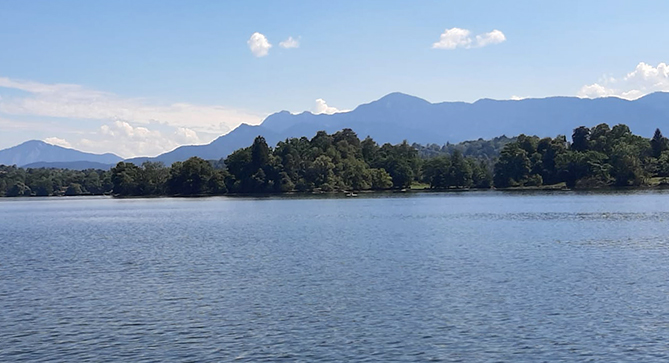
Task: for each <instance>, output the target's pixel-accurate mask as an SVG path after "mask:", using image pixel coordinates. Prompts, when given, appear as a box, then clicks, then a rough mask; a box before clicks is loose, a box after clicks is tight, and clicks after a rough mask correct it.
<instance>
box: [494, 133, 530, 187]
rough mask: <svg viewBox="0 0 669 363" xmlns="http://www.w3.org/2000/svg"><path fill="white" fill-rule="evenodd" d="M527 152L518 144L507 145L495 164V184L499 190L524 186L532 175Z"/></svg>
mask: <svg viewBox="0 0 669 363" xmlns="http://www.w3.org/2000/svg"><path fill="white" fill-rule="evenodd" d="M530 167H531V164H530V159H529V157H528V156H527V151H526V150H525V149H523V148H521V147H520V145H518V143H511V144H507V145H506V146H505V147H504V149H503V150H502V153H501V155H500V157H499V161H498V162H497V163H496V164H495V174H494V183H495V186H496V187H498V188H505V187H513V186H519V185H524V184H525V182H526V181H527V179H528V177H529V174H530Z"/></svg>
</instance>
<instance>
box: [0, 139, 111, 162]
mask: <svg viewBox="0 0 669 363" xmlns="http://www.w3.org/2000/svg"><path fill="white" fill-rule="evenodd" d="M121 160H123V158H121V157H120V156H118V155H114V154H111V153H107V154H92V153H85V152H82V151H78V150H74V149H68V148H64V147H61V146H56V145H51V144H47V143H46V142H44V141H39V140H31V141H26V142H24V143H22V144H20V145H16V146H14V147H10V148H8V149H4V150H0V165H16V166H28V165H30V164H34V163H39V164H38V166H37V167H42V166H47V167H49V166H50V167H66V166H67V165H66V163H72V162H82V161H85V162H91V163H94V164H87V165H89V166H90V165H97V166H103V165H109V164H116V163H118V162H119V161H121ZM51 163H54V165H49V164H51ZM67 167H69V166H67Z"/></svg>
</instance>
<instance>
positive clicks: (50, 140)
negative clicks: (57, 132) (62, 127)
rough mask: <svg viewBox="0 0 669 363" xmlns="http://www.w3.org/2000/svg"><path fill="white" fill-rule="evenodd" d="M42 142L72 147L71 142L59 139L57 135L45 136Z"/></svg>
mask: <svg viewBox="0 0 669 363" xmlns="http://www.w3.org/2000/svg"><path fill="white" fill-rule="evenodd" d="M44 142H46V143H47V144H51V145H56V146H62V147H66V148H68V149H71V148H72V144H70V143H69V142H67V140H65V139H60V138H58V137H47V138H46V139H44Z"/></svg>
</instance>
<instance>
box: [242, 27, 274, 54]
mask: <svg viewBox="0 0 669 363" xmlns="http://www.w3.org/2000/svg"><path fill="white" fill-rule="evenodd" d="M246 44H248V45H249V49H251V53H253V55H254V56H256V57H264V56H266V55H267V53H269V49H270V48H272V44H269V41H267V37H265V36H264V35H263V34H261V33H258V32H255V33H253V34H252V35H251V37H250V38H249V40H247V41H246Z"/></svg>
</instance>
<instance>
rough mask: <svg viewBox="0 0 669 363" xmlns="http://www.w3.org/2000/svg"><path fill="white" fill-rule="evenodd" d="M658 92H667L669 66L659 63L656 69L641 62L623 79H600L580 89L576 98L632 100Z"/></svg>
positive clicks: (668, 90)
mask: <svg viewBox="0 0 669 363" xmlns="http://www.w3.org/2000/svg"><path fill="white" fill-rule="evenodd" d="M658 91H665V92H669V65H667V64H666V63H660V64H658V65H657V67H653V66H652V65H650V64H647V63H644V62H641V63H639V64H637V66H636V68H634V70H633V71H631V72H629V73H627V75H625V76H623V77H619V78H615V77H602V78H601V79H600V80H599V81H598V82H597V83H593V84H589V85H585V86H583V87H581V89H580V91H579V92H578V96H579V97H585V98H597V97H609V96H614V97H620V98H625V99H628V100H634V99H637V98H639V97H643V96H645V95H647V94H649V93H653V92H658Z"/></svg>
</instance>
